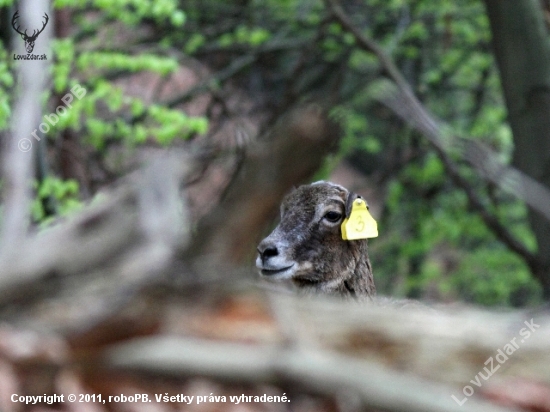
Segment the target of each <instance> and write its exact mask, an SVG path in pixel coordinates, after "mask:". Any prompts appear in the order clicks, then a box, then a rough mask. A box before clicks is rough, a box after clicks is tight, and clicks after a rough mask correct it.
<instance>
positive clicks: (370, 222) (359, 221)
mask: <svg viewBox="0 0 550 412" xmlns="http://www.w3.org/2000/svg"><path fill="white" fill-rule="evenodd" d="M377 236H378V225H377V224H376V220H374V218H373V217H372V216H371V214H370V212H369V209H367V204H366V203H365V201H364V200H363V199H355V201H354V202H353V205H352V207H351V213H350V215H349V218H347V219H344V221H343V222H342V239H344V240H357V239H367V238H371V237H377Z"/></svg>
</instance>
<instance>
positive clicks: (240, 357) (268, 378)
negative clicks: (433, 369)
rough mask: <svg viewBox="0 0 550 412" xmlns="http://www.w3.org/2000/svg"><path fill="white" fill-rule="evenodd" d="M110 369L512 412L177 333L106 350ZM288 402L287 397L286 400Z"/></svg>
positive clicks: (369, 402) (362, 366) (417, 411)
mask: <svg viewBox="0 0 550 412" xmlns="http://www.w3.org/2000/svg"><path fill="white" fill-rule="evenodd" d="M104 360H105V363H106V365H107V366H109V367H111V368H123V369H130V370H134V371H141V372H147V373H152V374H154V375H167V376H173V377H180V378H181V377H184V376H190V375H191V376H193V375H199V376H207V377H212V378H216V379H222V380H229V381H231V382H235V381H240V382H245V383H252V384H258V383H270V384H278V385H281V384H283V385H284V384H287V385H289V384H293V385H295V384H298V385H299V386H301V387H305V388H307V389H309V390H311V391H314V392H317V393H322V394H330V395H338V393H339V392H341V391H346V392H348V393H349V392H352V393H356V394H358V396H359V397H360V398H361V401H362V403H363V405H364V406H368V407H374V408H381V409H383V410H385V411H396V412H397V411H399V412H441V411H445V412H511V411H512V409H508V408H501V407H497V406H495V405H491V404H490V403H488V402H485V401H482V400H479V399H475V398H471V399H470V402H468V403H467V404H465V405H462V406H459V405H458V404H457V403H456V402H455V401H454V400H453V399H452V398H451V396H450V394H451V393H452V392H453V388H451V387H448V386H445V385H442V384H436V383H433V382H429V381H426V380H423V379H421V378H418V377H416V376H412V375H407V374H403V373H399V372H395V371H392V370H390V369H388V368H384V367H381V366H379V365H376V364H372V363H370V362H367V361H358V360H357V359H353V358H349V357H346V356H341V355H336V354H333V353H329V352H324V351H319V350H313V349H311V348H309V349H308V350H303V349H298V348H286V349H285V348H280V347H279V348H278V347H272V346H269V347H250V345H244V344H235V343H215V342H209V341H200V340H191V339H185V338H177V337H168V336H161V337H154V338H143V339H137V340H135V341H132V342H128V343H124V344H121V345H117V346H115V347H113V348H110V349H108V350H107V352H106V353H105V357H104ZM291 402H292V400H291Z"/></svg>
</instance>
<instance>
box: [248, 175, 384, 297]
mask: <svg viewBox="0 0 550 412" xmlns="http://www.w3.org/2000/svg"><path fill="white" fill-rule="evenodd" d="M357 197H358V196H357V195H355V194H352V193H350V192H349V191H348V190H347V189H346V188H344V187H343V186H340V185H337V184H334V183H330V182H324V181H321V182H316V183H313V184H310V185H304V186H300V187H298V188H297V189H295V190H294V191H292V192H291V193H290V194H288V195H287V196H286V197H285V198H284V200H283V202H282V205H281V221H280V223H279V224H278V225H277V227H276V228H275V229H274V230H273V232H272V233H271V234H270V235H269V236H268V237H266V238H265V239H264V240H262V241H261V242H260V244H259V245H258V256H257V258H256V266H257V268H258V269H259V271H260V274H261V275H262V276H263V277H265V278H269V279H272V280H292V281H293V283H295V284H296V285H297V286H299V287H314V288H316V289H319V290H321V291H327V292H330V291H335V290H339V289H341V288H346V287H347V288H348V289H349V287H350V286H349V285H346V284H345V282H346V281H347V280H348V279H349V278H350V277H351V276H353V273H354V272H355V271H356V269H357V267H358V264H359V262H366V263H367V266H368V267H367V269H368V270H369V271H370V263H369V262H368V256H367V249H366V245H367V243H366V242H367V241H366V240H365V239H361V240H352V241H349V240H343V239H342V231H341V225H342V222H343V220H344V219H345V218H346V215H347V214H348V213H349V212H348V210H349V207H350V204H351V202H352V201H353V200H354V199H355V198H357ZM372 288H374V285H373V286H372ZM354 293H355V292H354ZM354 293H353V294H354Z"/></svg>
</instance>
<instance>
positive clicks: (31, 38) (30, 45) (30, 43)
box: [11, 11, 50, 60]
mask: <svg viewBox="0 0 550 412" xmlns="http://www.w3.org/2000/svg"><path fill="white" fill-rule="evenodd" d="M18 18H19V11H16V12H15V14H14V15H13V18H12V19H11V25H12V27H13V29H14V30H15V31H16V32H17V33H19V34H20V35H21V38H22V39H23V40H24V41H25V49H26V50H27V54H15V53H14V55H13V59H14V60H47V59H48V58H47V57H46V55H45V54H33V53H32V51H33V50H34V42H35V41H36V38H37V37H38V36H39V35H40V33H42V32H43V31H44V29H45V28H46V25H47V24H48V21H49V20H50V18H49V17H48V15H47V14H46V13H44V18H45V19H46V20H45V21H44V22H43V23H42V28H41V29H40V30H36V29H35V30H33V32H32V34H31V35H28V34H27V29H25V31H21V27H20V26H19V25H18V23H17V19H18Z"/></svg>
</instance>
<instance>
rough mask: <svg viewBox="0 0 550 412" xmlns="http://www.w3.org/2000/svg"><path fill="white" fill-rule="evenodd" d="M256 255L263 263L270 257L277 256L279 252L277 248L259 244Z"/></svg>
mask: <svg viewBox="0 0 550 412" xmlns="http://www.w3.org/2000/svg"><path fill="white" fill-rule="evenodd" d="M258 253H259V254H260V258H261V259H262V262H265V261H266V260H267V259H269V258H270V257H272V256H277V255H278V254H279V251H278V250H277V246H275V245H273V244H271V245H269V244H263V243H260V245H259V246H258Z"/></svg>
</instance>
